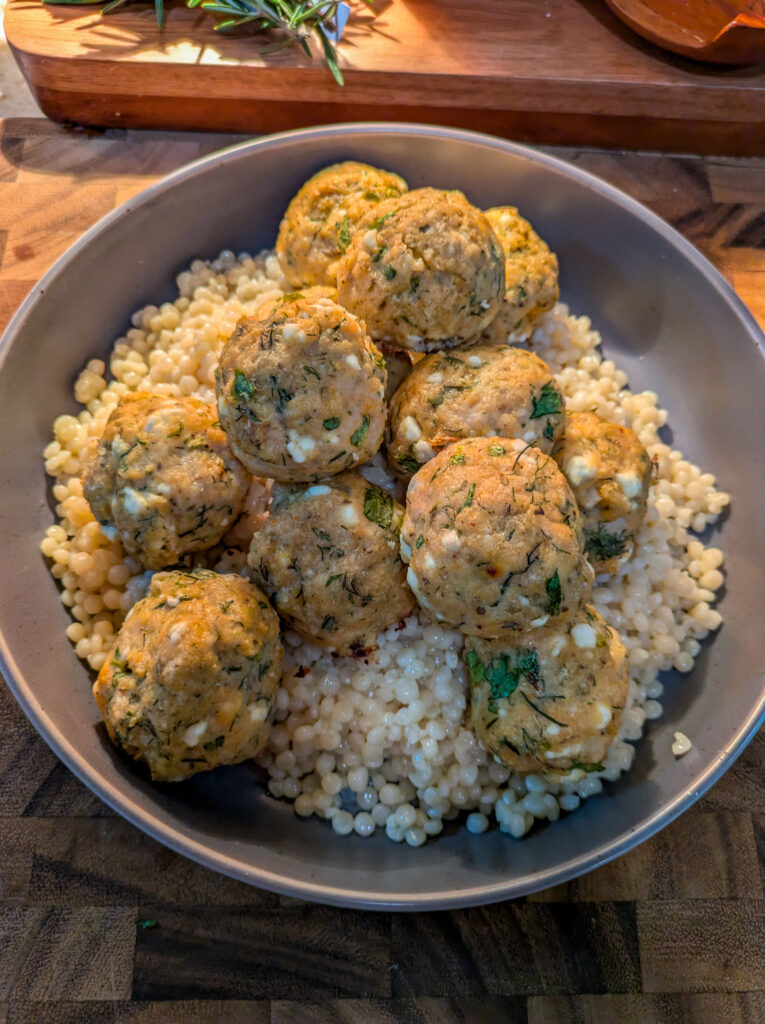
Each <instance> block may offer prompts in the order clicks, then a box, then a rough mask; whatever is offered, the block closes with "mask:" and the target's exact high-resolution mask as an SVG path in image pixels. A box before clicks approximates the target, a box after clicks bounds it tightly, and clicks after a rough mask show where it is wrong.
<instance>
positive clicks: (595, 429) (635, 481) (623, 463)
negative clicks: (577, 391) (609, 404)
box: [553, 412, 651, 573]
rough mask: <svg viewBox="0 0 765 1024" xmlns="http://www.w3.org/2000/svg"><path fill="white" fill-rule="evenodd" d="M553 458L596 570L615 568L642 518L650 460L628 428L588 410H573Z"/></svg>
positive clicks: (628, 554)
mask: <svg viewBox="0 0 765 1024" xmlns="http://www.w3.org/2000/svg"><path fill="white" fill-rule="evenodd" d="M553 457H554V458H555V459H556V460H557V462H558V464H559V465H560V467H561V469H562V470H563V472H564V474H565V476H566V479H567V480H568V482H569V484H570V486H571V489H572V491H573V492H574V497H575V498H576V500H577V504H578V505H579V510H580V512H581V514H582V522H583V526H584V541H585V544H584V546H585V552H586V553H587V557H588V558H589V560H590V562H591V563H592V566H593V568H594V569H595V571H596V572H609V573H615V572H616V571H617V569H618V567H619V565H621V564H622V563H623V562H625V561H627V559H629V558H630V557H631V555H632V552H633V551H634V549H635V537H636V536H637V534H638V531H639V530H640V527H641V525H642V522H643V519H644V518H645V512H646V504H647V501H648V486H649V484H650V482H651V460H650V458H649V456H648V452H647V451H646V450H645V448H644V447H643V446H642V444H641V443H640V441H639V440H638V437H637V434H636V433H635V432H634V431H633V430H630V429H629V427H622V426H620V425H619V424H618V423H609V422H608V421H607V420H604V419H601V417H600V416H597V415H596V414H595V413H593V412H573V413H570V414H569V416H568V419H567V420H566V433H565V436H564V437H563V438H562V439H561V441H560V442H559V444H558V446H557V447H556V450H555V451H554V453H553Z"/></svg>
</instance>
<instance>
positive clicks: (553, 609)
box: [545, 569, 563, 615]
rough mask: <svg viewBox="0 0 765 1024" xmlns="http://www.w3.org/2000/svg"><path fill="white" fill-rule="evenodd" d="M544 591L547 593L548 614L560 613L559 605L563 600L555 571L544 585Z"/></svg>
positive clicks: (556, 571) (558, 577)
mask: <svg viewBox="0 0 765 1024" xmlns="http://www.w3.org/2000/svg"><path fill="white" fill-rule="evenodd" d="M545 590H546V591H547V611H548V614H550V615H557V614H558V613H559V612H560V605H561V601H562V600H563V591H562V590H561V586H560V576H559V575H558V570H557V569H556V570H555V572H554V574H553V575H552V576H551V577H550V578H549V580H547V582H546V583H545Z"/></svg>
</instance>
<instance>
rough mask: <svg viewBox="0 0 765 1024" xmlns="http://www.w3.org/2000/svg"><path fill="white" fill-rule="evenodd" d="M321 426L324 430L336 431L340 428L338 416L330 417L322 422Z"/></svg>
mask: <svg viewBox="0 0 765 1024" xmlns="http://www.w3.org/2000/svg"><path fill="white" fill-rule="evenodd" d="M322 426H323V427H324V429H325V430H337V428H338V427H339V426H340V418H339V417H338V416H331V417H330V418H329V419H328V420H324V422H323V423H322Z"/></svg>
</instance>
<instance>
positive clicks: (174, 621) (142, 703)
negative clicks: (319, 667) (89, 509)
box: [93, 569, 283, 782]
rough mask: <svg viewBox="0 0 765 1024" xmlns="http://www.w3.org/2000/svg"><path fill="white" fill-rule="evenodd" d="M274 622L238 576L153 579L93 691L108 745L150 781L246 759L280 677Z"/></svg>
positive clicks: (262, 738)
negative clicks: (134, 763) (144, 771)
mask: <svg viewBox="0 0 765 1024" xmlns="http://www.w3.org/2000/svg"><path fill="white" fill-rule="evenodd" d="M282 653H283V652H282V645H281V641H280V639H279V619H278V617H277V615H276V613H275V612H274V610H273V609H272V608H271V606H270V604H269V603H268V601H267V600H266V598H265V596H264V595H263V594H262V593H261V591H260V590H258V588H257V587H256V586H254V585H253V584H252V583H249V582H248V581H247V580H244V579H242V577H241V576H230V575H219V574H218V573H214V572H210V571H209V570H207V569H202V570H198V571H196V572H161V573H157V574H156V575H155V576H153V577H152V580H151V585H150V586H149V592H148V594H147V596H146V597H145V598H144V599H143V600H141V601H138V602H137V604H135V605H134V606H133V608H132V609H131V611H130V612H129V613H128V616H127V618H126V619H125V622H124V623H123V625H122V628H121V629H120V631H119V633H118V634H117V637H116V639H115V645H114V647H113V649H112V651H111V652H110V654H109V656H108V657H107V660H106V661H105V662H104V665H103V668H102V669H101V671H100V672H99V674H98V679H97V680H96V683H95V685H94V687H93V694H94V696H95V698H96V701H97V703H98V706H99V708H100V709H101V713H102V715H103V716H104V721H105V723H106V728H107V731H108V733H109V736H110V738H111V740H112V742H113V743H114V744H115V745H116V746H118V747H119V748H120V749H121V750H124V751H125V753H126V754H129V755H130V757H133V758H135V759H136V760H137V761H141V762H144V763H145V764H146V765H147V766H148V768H149V771H150V772H151V777H152V778H153V779H154V780H155V781H158V782H159V781H162V782H177V781H178V780H180V779H185V778H188V776H190V775H194V774H196V773H197V772H203V771H207V770H208V769H210V768H217V767H218V765H223V764H237V763H238V762H239V761H246V760H248V759H249V758H251V757H254V756H255V755H256V754H257V753H258V751H259V750H260V749H261V747H262V746H263V745H264V743H265V742H266V738H267V736H268V727H269V717H270V712H271V708H272V706H273V702H274V697H275V696H276V691H277V689H278V687H279V681H280V679H281V664H282Z"/></svg>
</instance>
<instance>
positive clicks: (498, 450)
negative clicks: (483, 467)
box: [489, 442, 505, 458]
mask: <svg viewBox="0 0 765 1024" xmlns="http://www.w3.org/2000/svg"><path fill="white" fill-rule="evenodd" d="M504 454H505V448H504V447H503V445H501V444H497V443H496V442H495V443H494V444H490V445H489V455H491V456H493V457H495V458H496V456H498V455H504Z"/></svg>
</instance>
